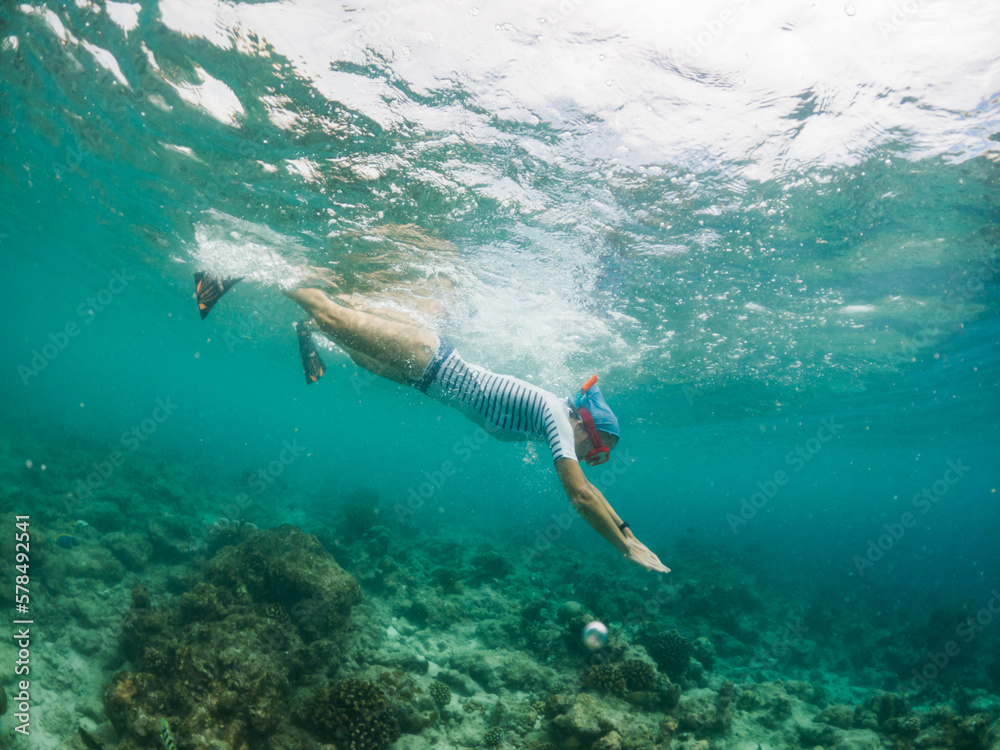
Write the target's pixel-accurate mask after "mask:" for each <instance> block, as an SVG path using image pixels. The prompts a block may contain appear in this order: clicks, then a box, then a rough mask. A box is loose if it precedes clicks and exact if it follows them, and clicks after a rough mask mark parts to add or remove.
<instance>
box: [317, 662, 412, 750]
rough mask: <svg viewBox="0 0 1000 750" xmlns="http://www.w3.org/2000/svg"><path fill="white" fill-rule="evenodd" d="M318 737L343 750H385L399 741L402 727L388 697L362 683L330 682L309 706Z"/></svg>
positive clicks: (358, 681) (357, 681)
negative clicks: (393, 712)
mask: <svg viewBox="0 0 1000 750" xmlns="http://www.w3.org/2000/svg"><path fill="white" fill-rule="evenodd" d="M307 715H308V717H309V719H310V720H311V723H312V724H313V726H314V727H315V728H316V729H317V731H318V733H319V734H320V735H321V736H322V737H323V738H324V739H327V740H329V741H330V742H335V743H336V744H337V747H338V748H344V750H385V748H388V747H389V746H390V745H392V743H393V742H395V741H396V740H397V739H399V724H398V723H397V721H396V718H395V716H394V715H393V714H392V711H391V710H390V707H389V701H388V699H387V698H386V697H385V694H384V693H383V692H382V691H381V690H379V689H378V688H376V687H375V686H374V685H372V684H370V683H368V682H364V681H363V680H356V679H346V680H341V681H340V682H334V681H330V682H328V683H327V684H326V686H325V687H324V688H323V689H322V690H320V691H319V692H318V693H317V694H316V695H315V696H313V699H312V700H311V701H310V702H309V705H308V708H307Z"/></svg>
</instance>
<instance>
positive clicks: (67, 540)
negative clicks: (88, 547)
mask: <svg viewBox="0 0 1000 750" xmlns="http://www.w3.org/2000/svg"><path fill="white" fill-rule="evenodd" d="M55 542H56V544H58V545H59V546H60V547H62V548H63V549H73V548H74V547H75V546H76V545H77V544H79V542H77V541H76V537H75V536H70V535H69V534H60V535H59V536H57V537H56V539H55Z"/></svg>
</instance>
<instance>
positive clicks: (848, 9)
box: [844, 5, 855, 16]
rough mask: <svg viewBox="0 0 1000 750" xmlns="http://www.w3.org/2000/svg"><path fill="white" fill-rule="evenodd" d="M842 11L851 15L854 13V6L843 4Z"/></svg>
mask: <svg viewBox="0 0 1000 750" xmlns="http://www.w3.org/2000/svg"><path fill="white" fill-rule="evenodd" d="M844 13H846V14H847V15H849V16H853V15H854V13H855V11H854V6H853V5H845V6H844Z"/></svg>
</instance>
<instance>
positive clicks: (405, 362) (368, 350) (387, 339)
mask: <svg viewBox="0 0 1000 750" xmlns="http://www.w3.org/2000/svg"><path fill="white" fill-rule="evenodd" d="M285 294H286V295H288V297H290V298H291V299H292V300H294V301H295V302H296V303H298V304H299V305H300V306H301V307H302V308H303V309H304V310H305V311H306V312H307V313H309V315H310V316H311V317H312V319H313V320H314V321H315V322H316V325H317V326H318V327H319V329H320V330H321V331H322V332H323V333H325V334H326V335H327V336H329V337H330V338H331V339H333V341H335V342H336V343H337V344H339V345H340V346H342V347H343V348H344V350H345V351H347V353H348V354H349V355H351V358H352V359H354V361H355V362H357V364H359V365H360V366H361V367H364V368H365V369H367V370H370V371H371V372H374V373H375V374H376V375H381V376H382V377H385V378H389V379H390V380H395V381H397V382H401V383H406V382H409V381H414V380H420V378H421V377H423V374H424V370H426V369H427V365H428V364H430V361H431V360H432V359H433V357H434V353H435V352H436V351H437V348H438V344H440V343H441V340H440V339H439V338H438V336H437V334H435V333H434V332H433V331H430V330H428V329H426V328H422V327H420V326H418V325H414V324H411V323H404V322H401V321H398V320H389V319H387V318H384V317H382V316H380V315H376V314H374V313H371V312H364V311H362V310H358V309H355V308H353V307H345V306H343V305H338V304H337V303H336V302H334V301H333V300H331V299H330V298H329V297H328V296H327V295H326V294H325V293H323V292H322V291H320V290H319V289H291V290H288V291H286V292H285Z"/></svg>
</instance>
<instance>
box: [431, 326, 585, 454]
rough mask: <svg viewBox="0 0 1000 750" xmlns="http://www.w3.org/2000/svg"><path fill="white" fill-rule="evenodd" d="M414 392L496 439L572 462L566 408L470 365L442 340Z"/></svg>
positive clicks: (528, 386) (506, 377) (531, 389)
mask: <svg viewBox="0 0 1000 750" xmlns="http://www.w3.org/2000/svg"><path fill="white" fill-rule="evenodd" d="M411 385H413V387H414V388H416V389H418V390H420V391H423V392H424V393H426V394H427V395H428V396H430V397H431V398H433V399H435V400H437V401H440V402H441V403H443V404H447V405H448V406H452V407H454V408H456V409H458V410H459V411H460V412H462V413H463V414H465V415H466V416H467V417H468V418H469V419H471V420H472V421H473V422H476V423H477V424H479V425H481V426H482V427H483V428H484V429H485V430H486V431H487V432H489V433H490V434H491V435H493V436H494V437H496V438H499V439H500V440H545V441H546V442H547V443H548V444H549V450H551V451H552V460H555V459H557V458H570V459H573V460H574V461H576V460H577V458H576V442H575V440H574V437H573V426H572V425H571V424H570V421H569V414H570V409H569V403H568V402H567V400H566V399H561V398H559V397H558V396H556V395H555V394H554V393H550V392H549V391H546V390H545V389H543V388H539V387H538V386H537V385H532V384H531V383H526V382H525V381H523V380H519V379H518V378H515V377H511V376H510V375H497V374H495V373H492V372H490V371H489V370H487V369H486V368H485V367H479V366H478V365H471V364H469V363H468V362H466V361H465V360H464V359H462V358H461V357H460V356H459V354H458V352H456V351H455V349H454V348H453V347H452V346H451V344H449V343H448V342H447V341H445V340H444V339H441V344H440V346H438V349H437V352H436V353H435V356H434V359H433V360H431V363H430V364H429V365H427V370H426V371H425V372H424V376H423V377H422V378H421V379H420V380H419V381H415V382H413V383H412V384H411Z"/></svg>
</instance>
